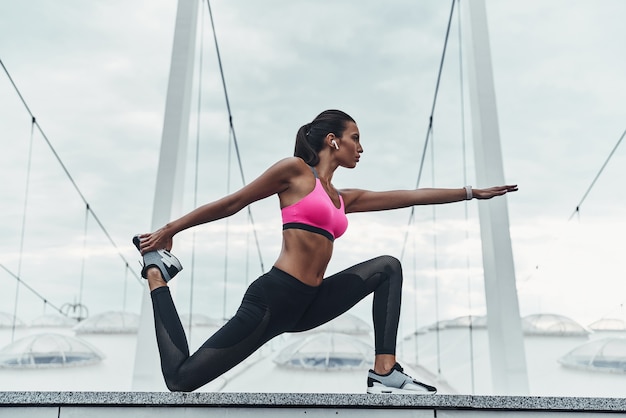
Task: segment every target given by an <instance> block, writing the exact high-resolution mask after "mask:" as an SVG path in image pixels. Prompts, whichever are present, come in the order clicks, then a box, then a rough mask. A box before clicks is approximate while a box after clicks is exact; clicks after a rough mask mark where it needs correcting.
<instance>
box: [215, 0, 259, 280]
mask: <svg viewBox="0 0 626 418" xmlns="http://www.w3.org/2000/svg"><path fill="white" fill-rule="evenodd" d="M207 6H208V9H209V19H210V20H211V28H212V30H213V40H214V42H215V52H216V54H217V62H218V65H219V69H220V75H221V78H222V87H223V89H224V98H225V100H226V109H227V110H228V123H229V125H230V132H231V133H232V139H233V144H234V146H235V153H236V155H237V162H238V163H239V174H240V175H241V181H242V183H243V185H245V184H246V179H245V176H244V173H243V164H242V163H241V154H240V152H239V144H238V142H237V135H236V134H235V126H234V125H233V114H232V112H231V109H230V100H229V98H228V90H227V89H226V78H225V76H224V67H223V65H222V57H221V54H220V49H219V44H218V42H217V32H216V30H215V22H214V20H213V12H212V10H211V1H210V0H207ZM247 209H248V218H249V219H250V222H251V223H252V231H253V232H254V240H255V242H256V247H257V252H258V255H259V262H260V263H261V271H265V267H264V265H263V257H262V255H261V246H260V244H259V239H258V236H257V232H256V227H255V226H254V218H253V216H252V209H251V208H250V206H248V207H247Z"/></svg>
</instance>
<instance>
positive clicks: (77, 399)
mask: <svg viewBox="0 0 626 418" xmlns="http://www.w3.org/2000/svg"><path fill="white" fill-rule="evenodd" d="M69 405H72V406H78V405H82V406H99V407H107V406H109V407H110V406H153V407H167V406H179V407H180V406H185V407H194V406H197V407H205V408H206V407H238V408H242V407H250V408H296V407H306V408H324V407H332V408H351V409H355V408H357V409H358V408H367V409H371V408H386V409H440V410H444V409H456V410H507V411H589V412H594V411H595V412H610V411H626V399H623V398H582V397H539V396H472V395H424V396H418V395H368V394H334V393H333V394H322V393H228V392H225V393H206V392H194V393H180V392H178V393H169V392H0V406H31V407H33V406H41V407H43V406H69Z"/></svg>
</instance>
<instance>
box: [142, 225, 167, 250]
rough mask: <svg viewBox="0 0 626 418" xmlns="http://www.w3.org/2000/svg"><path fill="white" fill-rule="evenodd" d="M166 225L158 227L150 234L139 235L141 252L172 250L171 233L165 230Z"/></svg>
mask: <svg viewBox="0 0 626 418" xmlns="http://www.w3.org/2000/svg"><path fill="white" fill-rule="evenodd" d="M166 228H167V227H163V228H160V229H158V230H156V231H154V232H152V233H150V234H141V235H139V240H140V245H139V249H140V250H141V254H145V253H147V252H150V251H156V250H163V249H165V250H167V251H171V250H172V245H173V240H172V235H171V234H169V233H168V232H167V229H166Z"/></svg>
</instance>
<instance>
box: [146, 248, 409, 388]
mask: <svg viewBox="0 0 626 418" xmlns="http://www.w3.org/2000/svg"><path fill="white" fill-rule="evenodd" d="M372 292H374V302H373V308H372V316H373V319H374V335H375V349H376V354H395V350H396V335H397V332H398V322H399V318H400V300H401V293H402V267H401V266H400V261H398V260H397V259H396V258H394V257H391V256H381V257H377V258H374V259H372V260H369V261H365V262H363V263H360V264H357V265H355V266H352V267H350V268H348V269H346V270H344V271H342V272H340V273H337V274H334V275H332V276H329V277H327V278H325V279H324V280H323V281H322V284H321V285H319V286H317V287H314V286H309V285H306V284H304V283H302V282H301V281H299V280H298V279H296V278H295V277H293V276H291V275H289V274H287V273H285V272H284V271H282V270H279V269H277V268H276V267H273V268H272V269H271V270H270V271H269V272H268V273H266V274H264V275H262V276H261V277H259V278H258V279H257V280H255V281H254V282H253V283H252V284H250V286H249V287H248V290H247V291H246V293H245V295H244V297H243V301H242V302H241V306H240V307H239V309H238V310H237V313H236V314H235V316H234V317H233V318H232V319H230V321H228V322H227V323H226V324H225V325H224V326H223V327H222V328H221V329H219V330H218V331H217V332H216V333H215V334H213V336H211V337H210V338H209V339H208V340H207V341H206V342H205V343H204V344H202V346H201V347H200V348H199V349H198V351H196V352H195V353H194V354H193V355H191V356H190V355H189V347H188V345H187V338H186V336H185V332H184V330H183V326H182V324H181V322H180V319H179V317H178V313H177V312H176V308H175V307H174V302H173V301H172V296H171V294H170V291H169V288H168V287H166V286H165V287H159V288H157V289H154V290H153V291H152V293H151V295H152V306H153V309H154V322H155V328H156V337H157V344H158V346H159V353H160V355H161V369H162V371H163V377H164V378H165V383H166V385H167V387H168V389H169V390H171V391H183V392H189V391H192V390H195V389H197V388H199V387H201V386H203V385H205V384H207V383H208V382H210V381H212V380H213V379H215V378H217V377H218V376H220V375H221V374H223V373H225V372H226V371H228V370H230V369H231V368H233V367H234V366H236V365H237V364H239V363H240V362H242V361H243V360H244V359H245V358H246V357H248V356H249V355H251V354H252V353H254V351H256V350H257V349H258V348H259V347H261V346H262V345H263V344H264V343H266V342H267V341H269V340H270V339H272V338H273V337H275V336H277V335H279V334H282V333H284V332H298V331H306V330H309V329H312V328H315V327H318V326H320V325H322V324H324V323H326V322H328V321H330V320H331V319H334V318H336V317H338V316H339V315H341V314H343V313H344V312H346V311H347V310H349V309H350V308H352V307H353V306H354V305H356V304H357V303H358V302H359V301H360V300H362V299H363V298H364V297H365V296H367V295H369V294H370V293H372Z"/></svg>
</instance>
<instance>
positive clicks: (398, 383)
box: [367, 363, 437, 395]
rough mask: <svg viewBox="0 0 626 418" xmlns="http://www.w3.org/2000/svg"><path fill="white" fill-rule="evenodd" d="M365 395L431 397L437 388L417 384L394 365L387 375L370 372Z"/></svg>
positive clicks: (398, 366)
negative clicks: (389, 394) (387, 394)
mask: <svg viewBox="0 0 626 418" xmlns="http://www.w3.org/2000/svg"><path fill="white" fill-rule="evenodd" d="M367 393H404V394H413V395H433V394H435V393H437V388H436V387H433V386H429V385H427V384H425V383H422V382H418V381H417V380H415V379H413V378H412V377H411V376H409V375H408V374H406V373H404V370H403V369H402V366H400V365H399V364H398V363H396V364H395V365H394V366H393V368H392V369H391V371H390V372H389V373H387V374H384V375H380V374H378V373H376V372H374V370H370V371H369V373H368V375H367Z"/></svg>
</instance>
